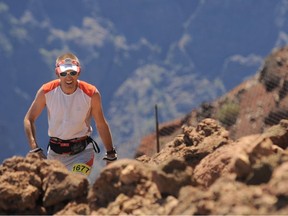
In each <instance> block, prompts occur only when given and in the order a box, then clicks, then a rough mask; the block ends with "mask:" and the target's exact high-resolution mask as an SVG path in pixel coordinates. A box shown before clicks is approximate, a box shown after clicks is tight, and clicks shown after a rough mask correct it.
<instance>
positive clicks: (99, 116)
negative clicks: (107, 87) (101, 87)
mask: <svg viewBox="0 0 288 216" xmlns="http://www.w3.org/2000/svg"><path fill="white" fill-rule="evenodd" d="M91 107H92V116H93V118H94V120H95V123H96V127H97V130H98V133H99V135H100V137H101V139H102V142H103V143H104V146H105V148H106V151H107V152H111V151H112V152H113V150H114V147H113V142H112V134H111V131H110V128H109V125H108V123H107V121H106V119H105V116H104V113H103V109H102V102H101V95H100V93H99V92H98V91H97V92H95V93H94V94H93V96H92V100H91ZM109 155H111V156H112V157H116V152H115V153H111V154H109Z"/></svg>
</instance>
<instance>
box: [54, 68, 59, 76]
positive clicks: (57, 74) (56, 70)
mask: <svg viewBox="0 0 288 216" xmlns="http://www.w3.org/2000/svg"><path fill="white" fill-rule="evenodd" d="M58 70H59V68H58V67H56V68H55V74H56V76H57V77H59V73H58Z"/></svg>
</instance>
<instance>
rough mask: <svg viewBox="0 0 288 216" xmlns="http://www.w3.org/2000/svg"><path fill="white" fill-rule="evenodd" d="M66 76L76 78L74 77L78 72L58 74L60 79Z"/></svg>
mask: <svg viewBox="0 0 288 216" xmlns="http://www.w3.org/2000/svg"><path fill="white" fill-rule="evenodd" d="M67 74H70V76H76V75H77V74H78V72H77V71H71V72H70V73H68V72H61V73H59V75H60V76H61V77H66V76H67Z"/></svg>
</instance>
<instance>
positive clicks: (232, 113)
mask: <svg viewBox="0 0 288 216" xmlns="http://www.w3.org/2000/svg"><path fill="white" fill-rule="evenodd" d="M239 110H240V108H239V104H237V103H235V102H232V101H228V102H226V103H224V104H223V105H222V106H221V107H220V109H219V110H218V112H217V114H216V118H217V119H218V120H219V121H220V122H221V123H222V124H223V125H224V126H227V127H230V126H232V125H233V124H235V122H236V120H237V117H238V114H239Z"/></svg>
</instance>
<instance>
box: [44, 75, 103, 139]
mask: <svg viewBox="0 0 288 216" xmlns="http://www.w3.org/2000/svg"><path fill="white" fill-rule="evenodd" d="M42 89H43V90H44V93H45V98H46V107H47V114H48V135H49V136H50V137H57V138H60V139H63V140H69V139H73V138H79V137H83V136H89V135H90V134H91V133H92V126H91V97H92V95H93V94H94V93H95V92H97V91H98V90H97V88H96V87H95V86H93V85H91V84H89V83H86V82H84V81H79V80H78V87H77V89H76V91H75V92H74V93H73V94H69V95H68V94H65V93H64V92H63V91H62V89H61V87H60V80H59V79H57V80H53V81H50V82H48V83H45V84H44V85H43V86H42Z"/></svg>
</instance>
